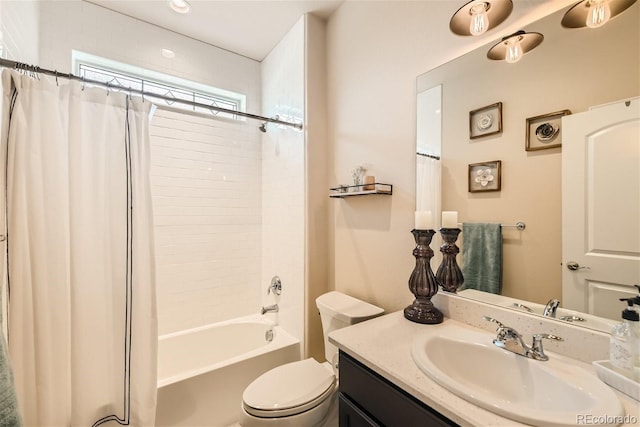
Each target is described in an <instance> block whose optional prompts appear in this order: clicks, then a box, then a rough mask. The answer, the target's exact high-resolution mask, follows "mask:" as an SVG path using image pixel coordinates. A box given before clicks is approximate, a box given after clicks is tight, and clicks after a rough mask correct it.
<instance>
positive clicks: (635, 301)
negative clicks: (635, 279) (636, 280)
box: [633, 285, 640, 313]
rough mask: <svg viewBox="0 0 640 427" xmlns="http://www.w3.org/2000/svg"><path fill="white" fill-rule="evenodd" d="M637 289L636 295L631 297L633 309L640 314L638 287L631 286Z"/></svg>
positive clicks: (639, 286) (639, 287)
mask: <svg viewBox="0 0 640 427" xmlns="http://www.w3.org/2000/svg"><path fill="white" fill-rule="evenodd" d="M633 286H635V287H636V288H637V289H638V295H636V296H635V297H633V309H634V310H635V311H637V312H638V313H640V285H633Z"/></svg>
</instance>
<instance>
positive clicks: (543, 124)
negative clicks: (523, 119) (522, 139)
mask: <svg viewBox="0 0 640 427" xmlns="http://www.w3.org/2000/svg"><path fill="white" fill-rule="evenodd" d="M569 114H571V111H569V110H562V111H556V112H555V113H549V114H543V115H542V116H536V117H529V118H528V119H527V140H526V144H525V150H527V151H536V150H546V149H547V148H554V147H560V146H562V129H561V126H560V125H561V123H562V116H567V115H569Z"/></svg>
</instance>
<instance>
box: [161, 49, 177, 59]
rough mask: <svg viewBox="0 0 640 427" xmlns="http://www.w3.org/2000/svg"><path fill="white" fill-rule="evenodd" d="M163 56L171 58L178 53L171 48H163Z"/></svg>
mask: <svg viewBox="0 0 640 427" xmlns="http://www.w3.org/2000/svg"><path fill="white" fill-rule="evenodd" d="M162 56H164V57H165V58H169V59H171V58H175V57H176V53H175V52H174V51H172V50H171V49H162Z"/></svg>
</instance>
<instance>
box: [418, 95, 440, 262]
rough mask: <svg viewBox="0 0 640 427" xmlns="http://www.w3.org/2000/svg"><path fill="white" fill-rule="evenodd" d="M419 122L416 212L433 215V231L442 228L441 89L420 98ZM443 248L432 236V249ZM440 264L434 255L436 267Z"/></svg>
mask: <svg viewBox="0 0 640 427" xmlns="http://www.w3.org/2000/svg"><path fill="white" fill-rule="evenodd" d="M416 102H417V108H416V114H417V120H416V211H426V212H431V217H432V219H433V227H434V229H436V230H437V229H438V228H439V227H440V211H441V207H440V203H441V201H440V188H441V180H440V177H441V170H440V155H441V152H442V86H440V85H438V86H435V87H432V88H430V89H427V90H424V91H421V92H419V93H418V95H417V100H416ZM439 245H440V235H439V234H436V235H434V236H433V241H432V244H431V246H432V248H437V247H438V246H439ZM440 261H441V254H440V252H439V251H437V250H436V251H434V258H433V259H432V263H433V265H438V264H439V263H440Z"/></svg>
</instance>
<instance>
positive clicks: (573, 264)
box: [567, 261, 591, 271]
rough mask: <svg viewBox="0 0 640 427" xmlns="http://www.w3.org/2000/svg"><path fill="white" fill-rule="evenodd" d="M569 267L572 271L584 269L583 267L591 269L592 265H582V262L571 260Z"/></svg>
mask: <svg viewBox="0 0 640 427" xmlns="http://www.w3.org/2000/svg"><path fill="white" fill-rule="evenodd" d="M567 268H568V269H569V270H571V271H576V270H582V269H587V270H591V267H580V264H578V263H577V262H575V261H569V262H568V263H567Z"/></svg>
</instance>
